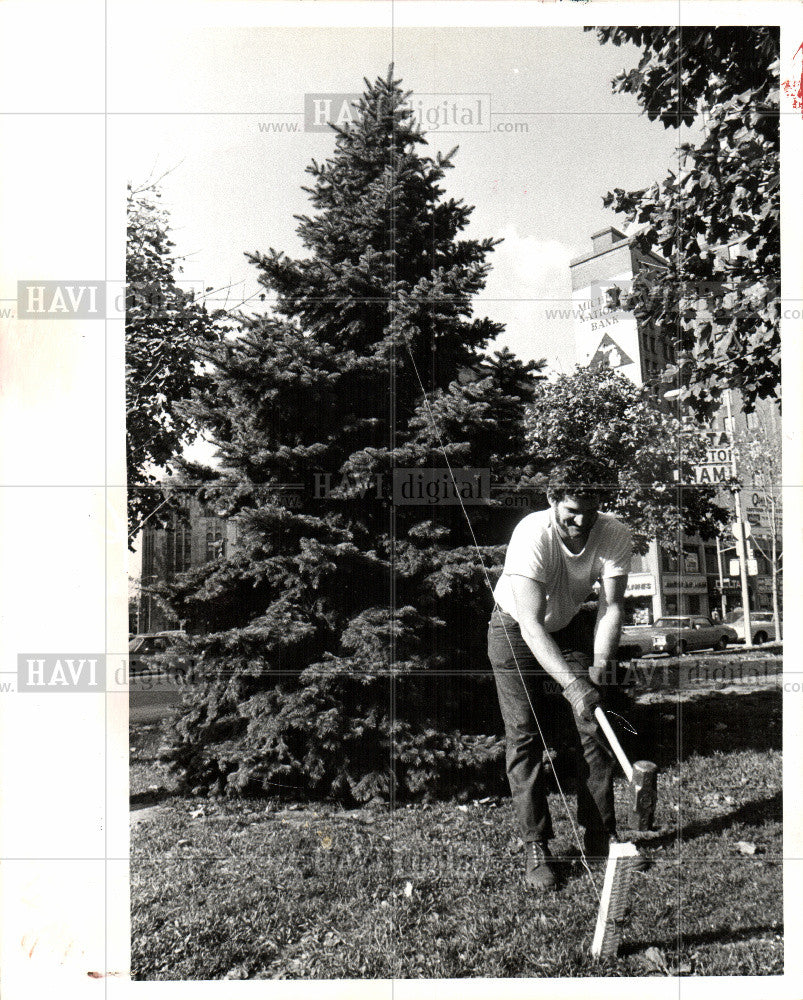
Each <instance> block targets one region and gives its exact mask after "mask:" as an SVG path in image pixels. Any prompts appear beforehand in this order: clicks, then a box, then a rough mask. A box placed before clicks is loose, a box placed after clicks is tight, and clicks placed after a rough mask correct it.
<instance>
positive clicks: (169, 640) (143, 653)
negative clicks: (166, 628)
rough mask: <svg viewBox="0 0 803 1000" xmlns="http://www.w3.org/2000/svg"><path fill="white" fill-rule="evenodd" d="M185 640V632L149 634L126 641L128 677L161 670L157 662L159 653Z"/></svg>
mask: <svg viewBox="0 0 803 1000" xmlns="http://www.w3.org/2000/svg"><path fill="white" fill-rule="evenodd" d="M184 638H186V632H181V631H173V632H149V633H145V634H143V635H135V636H133V637H132V638H131V639H129V641H128V672H129V676H131V677H135V676H137V675H138V674H149V673H155V672H158V671H160V670H161V669H163V668H162V667H161V666H160V665H159V663H158V660H157V657H158V654H159V653H164V652H165V651H166V650H168V649H170V648H171V647H173V646H176V645H178V644H179V643H180V642H181V640H182V639H184Z"/></svg>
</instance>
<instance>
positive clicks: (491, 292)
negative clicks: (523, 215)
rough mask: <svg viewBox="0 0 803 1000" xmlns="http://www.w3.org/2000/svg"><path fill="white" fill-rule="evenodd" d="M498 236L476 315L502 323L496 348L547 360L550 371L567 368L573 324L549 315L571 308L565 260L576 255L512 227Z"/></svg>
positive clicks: (572, 357)
mask: <svg viewBox="0 0 803 1000" xmlns="http://www.w3.org/2000/svg"><path fill="white" fill-rule="evenodd" d="M501 236H502V237H503V239H504V242H503V243H501V244H500V245H499V246H498V247H497V248H496V250H495V251H494V253H493V255H492V256H491V258H490V259H491V263H492V265H493V266H492V270H491V273H490V275H489V276H488V284H487V286H486V289H485V291H484V292H483V294H482V298H481V299H480V300H478V301H477V304H476V312H477V314H478V315H487V316H489V317H490V318H491V319H494V320H497V321H500V322H503V323H505V325H506V330H505V333H504V334H503V335H502V336H501V337H500V338H499V339H498V340H497V341H496V343H495V345H494V346H499V347H501V346H506V347H509V348H510V350H511V351H513V352H514V353H515V354H517V355H518V356H519V357H521V358H523V359H525V360H529V359H531V358H546V359H547V362H548V364H549V365H550V366H551V367H555V368H558V369H560V370H567V369H569V368H571V367H572V365H573V364H574V360H575V351H574V330H573V326H572V321H571V318H570V317H569V316H568V315H562V316H561V315H557V316H556V315H554V314H553V311H560V310H569V309H571V306H572V303H571V294H572V289H571V277H570V273H569V262H570V260H571V258H572V256H573V255H574V253H576V251H575V250H574V248H573V247H570V246H568V245H566V244H564V243H560V242H558V241H557V240H542V239H538V238H537V237H535V236H522V235H520V234H519V231H518V229H517V227H516V226H515V225H508V226H506V227H505V228H504V229H503V230H502V233H501Z"/></svg>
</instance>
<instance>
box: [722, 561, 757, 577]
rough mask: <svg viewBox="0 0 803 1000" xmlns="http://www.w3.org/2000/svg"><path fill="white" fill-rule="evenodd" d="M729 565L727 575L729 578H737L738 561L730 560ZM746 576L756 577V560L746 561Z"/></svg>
mask: <svg viewBox="0 0 803 1000" xmlns="http://www.w3.org/2000/svg"><path fill="white" fill-rule="evenodd" d="M729 563H730V564H729V567H728V573H729V574H730V575H731V576H739V560H738V559H731V560H729ZM747 575H748V576H758V561H757V560H756V559H748V560H747Z"/></svg>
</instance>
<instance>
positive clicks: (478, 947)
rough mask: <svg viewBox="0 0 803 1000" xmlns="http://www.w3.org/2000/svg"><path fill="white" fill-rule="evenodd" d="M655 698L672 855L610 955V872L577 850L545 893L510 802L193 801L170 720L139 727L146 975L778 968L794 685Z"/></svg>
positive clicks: (658, 841) (135, 885) (658, 863)
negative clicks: (537, 891)
mask: <svg viewBox="0 0 803 1000" xmlns="http://www.w3.org/2000/svg"><path fill="white" fill-rule="evenodd" d="M642 700H643V704H642V705H641V706H640V710H641V713H642V714H641V716H640V721H639V722H638V728H639V732H640V733H643V732H644V729H643V726H644V725H649V726H650V727H651V729H650V732H652V734H653V738H652V745H653V754H652V757H653V759H656V758H657V759H658V763H659V765H660V766H661V774H660V777H659V805H658V810H657V814H656V825H657V827H658V829H657V830H656V831H655V832H652V833H649V834H641V835H634V837H633V839H636V840H637V841H639V838H640V842H641V843H642V844H643V845H644V847H646V848H647V849H648V850H649V851H650V852H651V854H652V856H653V857H654V859H655V863H654V864H653V866H652V867H651V868H650V869H649V870H648V871H647V872H645V873H643V874H638V875H636V876H634V884H633V886H632V893H631V899H632V904H631V909H630V916H629V919H628V921H627V924H626V926H625V931H624V935H623V940H622V947H621V949H620V954H619V956H618V957H617V958H616V959H611V960H607V961H605V962H604V963H597V962H595V961H594V960H593V959H592V958H591V957H590V955H589V946H590V943H591V938H592V935H593V931H594V924H595V920H596V915H597V909H598V902H597V895H596V892H598V891H601V888H602V877H603V871H602V869H601V868H595V869H592V871H593V883H594V885H595V886H596V892H595V888H594V885H592V879H591V878H590V877H589V875H588V873H586V872H585V871H584V870H583V869H582V868H581V866H580V865H579V864H578V863H577V862H576V861H575V862H567V864H566V865H564V866H563V871H564V880H563V884H562V887H561V889H560V891H559V892H558V893H555V894H553V895H551V896H549V897H546V898H539V897H537V896H536V895H534V894H533V893H532V891H531V890H530V891H528V890H527V889H526V888H525V886H524V885H523V883H522V879H521V874H522V871H523V847H522V844H521V842H520V841H519V839H518V836H517V834H516V831H515V826H514V821H513V812H512V806H511V803H510V801H509V799H505V798H489V799H487V800H482V801H479V802H470V803H464V804H456V803H437V804H433V805H410V806H402V807H399V808H397V809H395V810H390V809H389V808H388V807H387V806H378V807H372V808H364V809H359V810H343V809H340V808H338V807H337V806H332V805H316V806H313V807H308V806H303V807H295V806H293V805H291V806H290V807H288V806H287V805H283V804H281V803H279V802H277V801H271V802H265V801H261V802H253V801H251V802H247V801H245V802H243V801H240V802H236V801H226V800H212V801H210V800H206V799H193V798H186V797H179V796H177V795H174V794H170V787H169V782H168V780H167V779H166V773H165V772H164V771H162V770H160V765H158V764H157V763H156V762H155V760H154V759H153V748H154V747H155V746H156V745H158V743H159V742H160V740H159V735H158V729H157V728H156V727H137V728H132V751H131V763H132V785H131V790H132V793H133V794H134V796H135V801H137V802H138V804H141V803H143V802H146V801H147V795H148V794H149V793H148V789H149V787H151V786H153V785H156V786H161V790H160V791H159V792H153V793H151V795H152V798H153V800H154V801H156V802H157V804H156V805H155V806H154V807H153V808H151V809H150V810H149V811H148V813H147V814H146V815H143V817H142V819H141V821H140V822H136V823H135V824H134V826H133V827H132V841H131V895H132V974H133V975H134V977H135V978H137V979H163V980H170V979H176V980H183V979H224V978H229V979H276V978H278V979H288V978H293V979H295V978H310V979H332V978H391V977H395V978H451V977H479V976H483V977H491V978H493V977H519V976H527V977H542V976H595V975H606V976H645V975H767V974H781V973H782V972H783V925H782V871H783V870H782V839H781V784H782V780H781V754H780V739H781V726H780V722H781V714H780V713H781V699H780V694H779V692H778V691H777V690H774V689H772V688H771V686H769V685H767V686H765V688H764V689H758V690H757V689H751V690H750V691H743V690H738V691H736V690H734V691H731V692H729V693H724V692H721V691H720V692H716V691H711V690H709V691H702V690H701V691H696V692H694V693H689V692H685V693H684V694H683V695H682V696H681V695H679V694H678V693H672V692H661V693H658V692H651V693H650V694H649V695H645V696H643V699H642ZM678 732H681V733H682V734H683V738H682V741H681V743H680V753H679V754H678V741H677V734H678ZM624 790H625V786H624V782H623V781H622V783H617V788H616V794H617V800H618V803H619V804H618V807H617V813H618V814H619V815H621V816H623V815H624V808H623V806H622V797H623V795H624ZM569 805H570V807H571V809H572V814H573V810H574V796H573V795H570V796H569ZM550 807H551V810H552V816H553V822H554V825H555V833H556V841H555V842H553V849H554V848H555V847H556V846H557V847H560V845H561V844H563V845H564V846H566V847H568V845H570V844H571V843H573V835H572V829H571V825H570V823H569V821H568V819H567V817H566V813H565V810H564V808H563V805H562V803H561V801H560V798H559V796H558V795H556V794H553V795H552V796H551V797H550ZM134 816H136V813H135V814H134ZM567 853H568V851H567Z"/></svg>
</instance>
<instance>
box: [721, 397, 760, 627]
mask: <svg viewBox="0 0 803 1000" xmlns="http://www.w3.org/2000/svg"><path fill="white" fill-rule="evenodd" d="M725 406H726V411H727V415H728V419H727V422H726V424H727V434H728V441H729V442H730V448H731V475H732V477H733V479H734V480H735V481H736V482H738V479H739V467H738V465H737V464H736V435H735V434H734V432H733V410H732V408H731V392H730V389H726V390H725ZM731 492H732V493H733V509H734V513H735V515H736V526H735V530H734V535H735V536H736V555H737V557H738V559H739V575H740V576H741V578H742V611H743V614H744V641H745V643H746V644H747V645H752V644H753V623H752V621H751V620H750V588H749V587H748V584H747V550H746V545H745V537H744V521H743V520H742V491H741V490H740V489H739V487H738V486H732V487H731Z"/></svg>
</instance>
